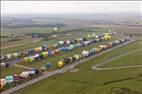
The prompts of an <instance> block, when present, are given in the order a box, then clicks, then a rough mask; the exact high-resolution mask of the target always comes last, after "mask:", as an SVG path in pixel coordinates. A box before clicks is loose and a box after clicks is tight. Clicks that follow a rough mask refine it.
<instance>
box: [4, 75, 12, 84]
mask: <svg viewBox="0 0 142 94" xmlns="http://www.w3.org/2000/svg"><path fill="white" fill-rule="evenodd" d="M5 79H6V82H7V83H12V82H13V81H14V78H13V76H11V75H10V76H6V77H5Z"/></svg>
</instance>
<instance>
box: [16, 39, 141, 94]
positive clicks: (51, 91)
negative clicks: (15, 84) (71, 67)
mask: <svg viewBox="0 0 142 94" xmlns="http://www.w3.org/2000/svg"><path fill="white" fill-rule="evenodd" d="M141 42H142V41H136V42H133V43H131V44H129V45H126V46H123V47H121V48H117V49H115V50H112V51H110V52H107V53H104V54H103V55H100V56H97V57H95V58H93V59H91V60H89V61H87V62H86V63H84V64H81V65H78V66H76V67H75V69H78V70H79V71H77V72H67V73H63V74H58V75H55V76H52V77H50V78H47V79H44V80H42V81H40V82H37V83H35V84H33V85H31V86H28V87H26V88H24V89H22V90H19V91H17V92H16V93H14V94H39V93H40V94H108V92H109V91H110V89H111V88H112V87H126V88H130V89H132V90H136V91H139V92H142V89H141V87H142V82H141V80H140V79H142V78H137V79H129V80H125V79H127V78H134V77H137V76H138V75H140V74H142V68H130V69H121V70H113V71H112V70H111V71H95V70H92V69H91V67H92V66H93V65H94V64H97V63H100V62H103V61H105V60H108V59H110V58H113V57H115V56H117V55H120V54H122V53H125V52H128V51H132V50H134V49H141V47H142V44H141ZM138 53H139V52H138ZM135 55H136V56H138V57H139V55H140V54H135ZM136 56H130V55H128V56H125V58H130V57H131V59H132V60H133V61H137V58H135V57H136ZM125 58H124V57H122V58H120V59H119V60H116V61H114V62H117V61H119V62H118V63H121V62H123V63H125V62H129V59H125ZM139 60H140V61H142V58H139ZM132 63H133V64H135V62H131V64H132ZM112 64H113V63H112ZM118 65H119V64H118ZM120 65H121V64H120ZM127 65H129V63H127ZM110 66H111V65H110ZM117 80H121V81H117ZM110 81H116V82H114V83H109V84H106V85H104V84H105V83H106V82H110Z"/></svg>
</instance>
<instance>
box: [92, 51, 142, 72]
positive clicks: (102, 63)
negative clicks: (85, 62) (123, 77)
mask: <svg viewBox="0 0 142 94" xmlns="http://www.w3.org/2000/svg"><path fill="white" fill-rule="evenodd" d="M140 50H142V49H137V50H133V51H130V52H127V53H123V54H121V55H119V56H116V57H114V58H112V59H109V60H107V61H104V62H101V63H99V64H95V65H93V66H92V69H93V70H116V69H126V68H136V67H142V65H132V66H123V67H109V68H99V67H100V66H103V65H105V64H107V63H110V62H111V61H113V60H116V59H119V58H121V57H123V56H126V55H128V54H131V53H134V52H137V51H140Z"/></svg>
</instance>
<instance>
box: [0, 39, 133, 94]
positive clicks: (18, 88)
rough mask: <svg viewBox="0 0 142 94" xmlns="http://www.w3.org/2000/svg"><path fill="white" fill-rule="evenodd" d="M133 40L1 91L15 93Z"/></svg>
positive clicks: (7, 93)
mask: <svg viewBox="0 0 142 94" xmlns="http://www.w3.org/2000/svg"><path fill="white" fill-rule="evenodd" d="M133 41H134V40H131V41H129V42H127V43H124V44H122V45H119V46H116V47H114V48H110V49H108V50H105V51H103V52H101V53H98V54H96V55H93V56H90V57H88V58H85V59H83V60H80V61H78V62H75V63H72V64H70V65H67V66H65V67H63V68H61V69H57V70H55V71H51V72H48V71H46V72H44V73H43V75H41V76H40V77H38V78H35V79H33V80H30V81H27V82H25V83H23V84H20V85H18V86H15V87H12V88H10V89H8V90H5V91H3V92H1V94H10V93H13V92H15V91H17V90H20V89H22V88H24V87H26V86H29V85H32V84H34V83H36V82H38V81H41V80H43V79H45V78H48V77H50V76H53V75H56V74H59V73H64V72H67V71H70V70H71V69H73V68H74V67H75V66H76V65H78V64H81V63H85V62H86V61H88V60H90V59H92V58H94V57H97V56H100V55H102V54H104V53H106V52H109V51H111V50H114V49H116V48H119V47H122V46H124V45H127V44H129V43H131V42H133Z"/></svg>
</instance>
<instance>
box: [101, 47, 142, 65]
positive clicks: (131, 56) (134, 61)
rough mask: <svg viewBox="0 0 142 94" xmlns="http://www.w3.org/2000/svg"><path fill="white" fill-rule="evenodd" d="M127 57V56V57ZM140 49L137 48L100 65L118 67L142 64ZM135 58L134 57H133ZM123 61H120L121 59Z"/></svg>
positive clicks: (141, 51)
mask: <svg viewBox="0 0 142 94" xmlns="http://www.w3.org/2000/svg"><path fill="white" fill-rule="evenodd" d="M128 57H129V58H128ZM141 57H142V49H141V50H137V51H136V52H134V53H131V54H128V55H126V56H123V57H121V58H118V59H116V60H113V61H111V62H110V63H108V64H106V65H104V66H102V67H116V66H117V67H118V66H131V65H142V61H141V60H142V58H141ZM134 58H135V59H134ZM121 59H122V60H123V62H122V60H121Z"/></svg>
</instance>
